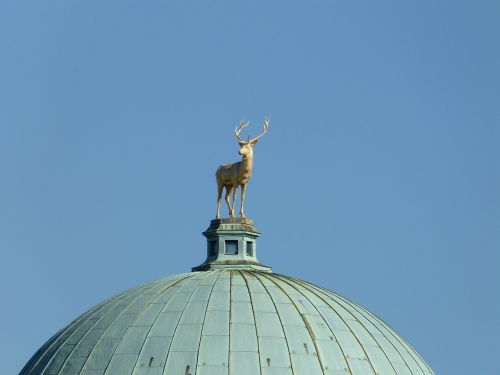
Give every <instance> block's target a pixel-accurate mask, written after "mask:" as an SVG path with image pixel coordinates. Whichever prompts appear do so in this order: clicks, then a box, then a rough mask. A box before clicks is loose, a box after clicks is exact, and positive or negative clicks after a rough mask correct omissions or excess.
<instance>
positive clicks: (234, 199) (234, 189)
mask: <svg viewBox="0 0 500 375" xmlns="http://www.w3.org/2000/svg"><path fill="white" fill-rule="evenodd" d="M237 191H238V185H236V186H233V204H232V205H231V211H230V212H229V217H234V204H235V203H236V192H237Z"/></svg>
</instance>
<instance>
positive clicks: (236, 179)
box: [215, 117, 269, 219]
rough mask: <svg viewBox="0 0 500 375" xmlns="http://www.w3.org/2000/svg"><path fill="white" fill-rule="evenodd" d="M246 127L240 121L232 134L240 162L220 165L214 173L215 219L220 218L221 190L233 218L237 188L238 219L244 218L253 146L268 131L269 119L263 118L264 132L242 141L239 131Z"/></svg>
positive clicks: (245, 124)
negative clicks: (238, 202)
mask: <svg viewBox="0 0 500 375" xmlns="http://www.w3.org/2000/svg"><path fill="white" fill-rule="evenodd" d="M247 126H248V122H244V121H241V122H240V125H239V126H238V127H237V128H236V129H235V131H234V134H235V136H236V140H237V141H238V143H239V145H240V151H239V154H240V155H242V156H243V158H242V160H241V161H239V162H236V163H232V164H224V165H221V166H220V167H219V168H218V169H217V172H216V173H215V178H216V179H217V219H218V218H220V200H221V197H222V189H224V188H226V203H227V207H228V209H229V217H234V204H235V202H236V191H237V190H238V186H241V208H240V217H241V218H245V213H244V211H243V209H244V206H245V192H246V190H247V183H248V180H250V177H252V167H253V146H255V144H256V143H257V141H258V140H259V138H260V137H262V136H263V135H264V134H266V133H267V130H268V129H269V118H267V117H266V118H264V131H263V132H262V133H260V134H259V135H258V136H257V137H255V138H253V139H250V138H248V140H247V141H244V140H243V139H241V137H240V133H241V130H242V129H243V128H245V127H247ZM231 192H233V203H232V204H229V197H230V195H231Z"/></svg>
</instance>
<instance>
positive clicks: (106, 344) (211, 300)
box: [21, 269, 433, 375]
mask: <svg viewBox="0 0 500 375" xmlns="http://www.w3.org/2000/svg"><path fill="white" fill-rule="evenodd" d="M21 374H26V375H27V374H37V375H38V374H52V375H55V374H82V375H97V374H116V375H124V374H134V375H135V374H148V375H160V374H167V375H170V374H172V375H175V374H179V375H195V374H196V375H203V374H213V375H218V374H238V375H245V374H248V375H256V374H263V375H267V374H276V375H285V374H290V375H291V374H295V375H306V374H307V375H316V374H335V375H341V374H352V375H369V374H380V375H391V374H408V375H412V374H413V375H417V374H418V375H427V374H433V372H432V370H431V369H430V367H429V366H428V365H427V364H426V363H425V362H424V361H423V360H422V358H421V357H420V356H419V355H418V354H417V352H416V351H415V350H414V349H413V348H412V347H411V346H410V345H409V344H408V343H407V342H406V341H405V340H404V339H403V338H402V337H401V336H399V335H398V334H397V333H396V332H394V331H393V330H392V329H391V328H389V327H388V326H387V325H386V324H385V323H384V322H382V321H381V320H380V319H379V318H377V317H376V316H374V315H373V314H371V313H369V312H368V311H366V310H365V309H364V308H363V307H361V306H359V305H357V304H355V303H353V302H351V301H349V300H347V299H346V298H344V297H342V296H339V295H338V294H335V293H333V292H331V291H328V290H326V289H323V288H321V287H318V286H315V285H313V284H310V283H307V282H304V281H301V280H297V279H294V278H290V277H287V276H282V275H279V274H275V273H270V272H264V271H258V270H251V269H248V270H246V269H211V270H207V271H204V272H191V273H188V274H181V275H176V276H173V277H168V278H164V279H161V280H157V281H153V282H150V283H147V284H144V285H141V286H138V287H136V288H133V289H130V290H128V291H126V292H124V293H122V294H119V295H117V296H116V297H113V298H111V299H109V300H107V301H105V302H103V303H101V304H100V305H97V306H96V307H94V308H93V309H91V310H89V311H88V312H86V313H84V314H83V315H81V316H80V317H78V318H77V319H76V320H74V321H73V322H72V323H70V324H69V325H68V326H67V327H66V328H64V329H62V330H61V331H60V332H58V333H57V334H56V335H55V336H54V337H52V338H51V339H50V340H49V341H48V342H47V343H46V344H45V345H44V346H42V347H41V348H40V349H39V350H38V352H37V353H35V355H34V356H33V357H32V358H31V360H30V361H29V362H28V363H27V364H26V366H25V367H24V369H23V370H22V371H21Z"/></svg>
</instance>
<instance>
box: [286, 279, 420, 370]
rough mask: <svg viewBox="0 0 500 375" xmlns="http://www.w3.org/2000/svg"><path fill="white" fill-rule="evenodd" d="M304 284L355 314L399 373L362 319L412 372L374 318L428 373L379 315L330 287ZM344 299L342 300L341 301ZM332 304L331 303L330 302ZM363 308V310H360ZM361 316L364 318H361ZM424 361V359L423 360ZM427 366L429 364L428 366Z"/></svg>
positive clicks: (416, 363)
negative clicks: (384, 340)
mask: <svg viewBox="0 0 500 375" xmlns="http://www.w3.org/2000/svg"><path fill="white" fill-rule="evenodd" d="M280 277H284V278H287V279H291V280H293V279H292V278H289V277H288V276H283V275H280ZM304 284H305V285H306V288H307V289H309V290H315V291H317V292H318V293H321V294H323V295H326V296H327V297H329V299H331V300H333V301H334V302H335V303H336V304H337V305H338V306H340V307H342V308H343V309H344V310H346V311H348V312H349V314H351V315H352V316H353V318H354V319H355V320H356V321H359V323H360V324H361V325H362V326H363V328H364V329H365V330H366V331H367V332H368V333H369V334H370V335H371V336H372V338H373V339H374V341H375V342H377V344H378V346H379V347H380V349H382V351H383V352H384V355H385V356H386V358H387V359H388V361H389V363H390V364H391V366H392V367H393V369H394V371H395V372H396V373H397V372H398V369H396V368H395V367H394V365H393V362H394V361H392V360H391V359H390V358H389V355H388V353H386V351H384V350H383V347H384V346H383V345H382V344H381V343H380V342H379V341H378V340H377V339H376V338H375V337H374V336H373V334H372V333H371V331H370V330H369V329H368V328H367V326H366V325H365V324H363V323H362V320H365V321H366V322H368V323H369V324H370V325H371V326H372V327H373V328H375V329H376V330H377V331H378V332H380V334H381V335H382V336H383V337H385V339H386V340H387V341H388V342H389V343H390V345H391V346H392V347H393V348H394V350H395V351H396V352H397V353H398V355H399V356H400V358H401V360H402V361H403V362H404V364H405V365H406V367H407V368H408V370H410V372H411V373H412V374H415V373H414V372H413V371H412V366H410V364H409V363H408V362H407V359H405V356H404V355H403V354H402V353H401V351H400V350H399V349H398V348H397V346H396V345H395V344H394V342H393V341H392V340H391V339H390V338H389V337H387V334H386V333H384V332H383V331H382V329H381V328H380V327H378V326H377V325H376V324H374V322H373V321H374V320H375V321H376V322H377V323H378V324H380V325H381V326H382V327H383V328H384V330H385V331H386V332H388V334H389V335H390V336H391V337H392V339H394V340H396V341H397V343H398V344H400V345H401V346H403V348H404V349H405V352H406V354H408V355H409V356H410V358H411V360H412V361H413V362H414V365H416V366H417V367H418V369H417V371H418V372H419V373H421V374H425V373H426V370H424V369H423V368H422V367H421V365H420V363H419V361H417V360H416V359H415V358H414V357H413V356H412V354H411V353H412V352H415V351H414V350H409V348H408V344H407V343H406V342H402V341H401V340H402V337H401V336H399V335H397V334H395V332H394V331H393V330H392V329H390V328H389V327H388V326H387V324H386V323H385V322H384V321H383V320H382V319H380V318H379V317H377V316H376V315H374V314H372V313H370V312H368V311H367V310H366V309H364V308H363V307H361V306H360V305H359V304H357V303H355V302H352V301H350V300H348V299H347V298H345V297H343V296H341V295H339V294H336V293H332V292H331V291H330V290H328V289H325V288H321V287H318V286H316V285H314V284H310V283H307V282H304ZM339 300H340V301H342V302H339ZM329 305H330V306H331V304H329ZM345 305H348V306H351V307H352V309H353V310H355V311H356V312H357V313H358V314H359V316H355V315H354V314H353V313H352V312H351V310H350V309H349V308H348V307H346V306H345ZM331 308H332V309H334V310H336V309H335V307H334V306H331ZM360 310H361V311H360ZM366 315H369V317H370V318H371V319H369V318H368V317H367V316H366ZM360 317H361V318H362V319H360ZM422 362H423V361H422ZM426 367H427V366H426Z"/></svg>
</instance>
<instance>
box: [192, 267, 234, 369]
mask: <svg viewBox="0 0 500 375" xmlns="http://www.w3.org/2000/svg"><path fill="white" fill-rule="evenodd" d="M224 273H225V271H222V272H217V273H215V274H214V276H215V278H214V279H213V280H212V284H211V285H210V293H208V298H207V301H206V306H205V311H204V313H203V321H202V323H201V329H200V338H199V340H198V348H199V350H198V351H197V356H196V363H195V364H194V365H193V366H196V369H197V370H198V369H199V368H200V367H201V366H203V365H204V364H203V365H201V366H200V362H201V361H200V358H201V359H203V356H205V355H206V354H205V351H206V347H207V345H206V343H205V340H209V339H208V336H210V337H211V336H216V335H208V334H206V333H207V330H208V328H207V327H208V324H209V323H207V315H209V307H210V306H211V304H210V302H211V301H213V296H214V289H215V286H216V285H217V282H218V281H219V280H223V279H221V276H222V275H223V274H224ZM200 285H201V283H200ZM210 311H223V312H225V311H224V310H210ZM229 314H230V313H229V311H228V315H229ZM229 324H230V323H229V316H228V319H227V324H225V325H226V326H227V327H226V328H227V347H228V350H226V352H227V356H226V359H225V361H226V362H223V363H222V365H225V364H227V366H229ZM221 336H224V335H221ZM218 349H220V348H218ZM202 363H203V362H202ZM208 366H216V365H208ZM187 373H188V369H187V368H186V374H187ZM189 374H190V373H189Z"/></svg>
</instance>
